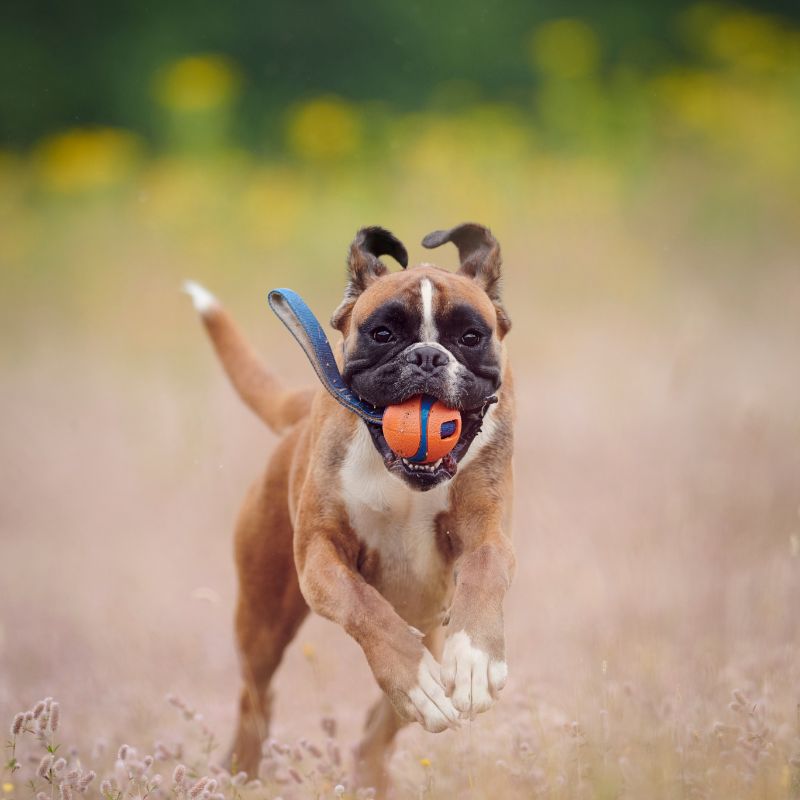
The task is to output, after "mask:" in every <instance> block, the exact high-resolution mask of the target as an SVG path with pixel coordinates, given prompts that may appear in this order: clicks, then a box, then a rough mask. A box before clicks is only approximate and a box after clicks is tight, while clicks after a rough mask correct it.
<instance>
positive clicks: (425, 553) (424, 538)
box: [340, 422, 451, 630]
mask: <svg viewBox="0 0 800 800" xmlns="http://www.w3.org/2000/svg"><path fill="white" fill-rule="evenodd" d="M340 478H341V486H342V498H343V500H344V503H345V508H346V509H347V514H348V517H349V519H350V524H351V526H352V528H353V531H354V532H355V534H356V536H357V537H358V538H359V540H360V541H361V542H362V543H363V544H364V545H365V546H366V547H369V548H370V549H372V550H375V551H376V552H377V553H378V554H379V555H380V558H381V563H382V564H386V565H391V567H392V568H391V569H387V570H385V571H383V580H384V581H385V583H384V584H383V586H382V587H381V591H382V593H383V594H384V596H385V597H386V599H387V600H389V602H390V603H392V605H393V606H394V607H395V609H397V611H398V613H399V614H400V615H401V616H403V618H404V619H405V620H406V622H408V623H409V624H410V625H414V626H415V627H417V628H420V629H422V630H426V629H428V626H431V625H435V624H438V622H439V621H440V619H441V616H440V615H441V613H442V611H443V609H444V608H445V607H446V605H445V604H446V598H445V597H444V596H442V597H441V598H439V599H438V600H437V603H436V606H435V607H431V608H427V609H425V610H423V608H422V607H421V606H419V605H418V604H417V603H416V600H418V599H419V598H420V597H422V596H424V595H426V594H427V593H430V592H431V591H435V590H434V587H437V586H440V585H441V590H442V592H448V591H451V583H450V582H447V581H445V582H443V581H442V570H443V569H444V566H443V564H442V557H441V553H440V552H439V549H438V546H437V544H436V524H435V521H436V517H437V515H438V514H439V513H441V512H442V511H445V510H446V509H447V508H448V507H449V505H450V482H449V481H447V482H445V483H442V484H439V485H438V486H435V487H434V488H433V489H431V490H430V491H428V492H417V491H415V490H413V489H412V488H411V487H409V486H408V485H407V484H406V483H405V482H404V481H403V480H402V479H401V478H399V477H398V476H396V475H393V474H392V473H390V472H389V471H388V470H387V469H386V467H385V466H384V464H383V459H382V458H381V456H380V454H379V453H378V451H377V450H376V449H375V446H374V445H373V443H372V438H371V437H370V435H369V431H368V430H367V428H366V426H365V425H362V424H361V423H360V422H359V423H358V424H357V426H356V430H355V431H354V432H353V436H352V438H351V440H350V444H349V445H348V447H347V451H346V454H345V458H344V462H343V464H342V467H341V472H340Z"/></svg>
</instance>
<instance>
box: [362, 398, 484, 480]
mask: <svg viewBox="0 0 800 800" xmlns="http://www.w3.org/2000/svg"><path fill="white" fill-rule="evenodd" d="M496 402H497V398H496V397H494V396H492V397H488V398H486V400H485V401H484V402H483V404H482V405H481V406H479V407H478V408H474V409H469V410H464V411H462V412H461V436H459V439H458V442H457V443H456V446H455V447H454V448H453V449H452V450H451V451H450V452H449V453H448V454H447V455H446V456H444V457H443V458H440V459H439V460H438V461H435V462H433V463H431V464H415V463H413V462H412V461H409V460H408V459H407V458H403V457H402V456H399V455H398V454H397V453H395V452H394V450H392V448H391V447H389V444H388V442H387V441H386V438H385V437H384V435H383V429H382V428H381V426H380V425H376V424H375V423H372V422H365V423H364V424H365V425H366V426H367V430H368V431H369V433H370V436H371V437H372V443H373V444H374V445H375V448H376V449H377V451H378V452H379V453H380V454H381V458H382V459H383V463H384V466H385V467H386V469H388V470H389V472H391V473H392V474H393V475H396V476H397V477H399V478H401V479H402V480H404V481H405V482H406V483H407V484H408V485H409V486H411V487H412V488H413V489H416V490H417V491H420V492H427V491H428V490H429V489H433V488H434V487H435V486H438V485H439V484H441V483H444V482H445V481H449V480H451V479H452V478H453V477H454V476H455V474H456V472H457V471H458V462H459V461H461V459H462V458H463V457H464V456H465V455H466V453H467V450H469V446H470V445H471V444H472V441H473V439H474V438H475V437H476V436H477V435H478V433H479V432H480V429H481V424H482V422H483V418H484V416H485V414H486V411H487V410H488V408H489V406H490V405H492V403H496Z"/></svg>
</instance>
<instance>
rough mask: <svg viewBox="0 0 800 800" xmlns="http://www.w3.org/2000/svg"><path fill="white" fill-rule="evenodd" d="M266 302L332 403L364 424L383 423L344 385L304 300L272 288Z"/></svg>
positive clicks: (376, 411) (377, 413)
mask: <svg viewBox="0 0 800 800" xmlns="http://www.w3.org/2000/svg"><path fill="white" fill-rule="evenodd" d="M267 302H268V303H269V307H270V308H271V309H272V310H273V311H274V312H275V314H276V316H277V317H278V319H279V320H280V321H281V322H282V323H283V324H284V325H285V326H286V327H287V328H288V329H289V333H291V334H292V336H294V338H295V339H296V340H297V343H298V344H299V345H300V347H302V348H303V352H304V353H305V354H306V356H307V357H308V360H309V361H310V362H311V366H312V367H314V372H316V373H317V377H318V378H319V379H320V380H321V381H322V385H323V386H324V387H325V388H326V389H327V390H328V391H329V392H330V393H331V395H332V396H333V398H334V400H336V401H338V402H339V403H341V404H342V405H343V406H344V407H345V408H347V409H349V410H350V411H352V412H353V413H354V414H357V415H358V416H359V417H361V419H363V420H365V421H366V422H371V423H372V424H373V425H380V424H381V421H382V420H383V409H378V408H375V407H374V406H373V405H371V404H370V403H367V402H365V401H364V400H362V399H361V398H360V397H357V396H356V395H355V394H354V393H353V392H352V391H350V389H349V388H348V387H347V386H346V384H345V382H344V379H343V378H342V376H341V374H340V372H339V368H338V367H337V366H336V360H335V359H334V357H333V351H332V350H331V346H330V343H329V342H328V337H327V336H326V335H325V331H324V330H323V329H322V325H320V324H319V321H318V320H317V318H316V317H315V316H314V314H313V312H312V311H311V309H310V308H309V307H308V306H307V305H306V303H305V300H303V298H302V297H300V295H299V294H297V292H293V291H292V290H291V289H273V290H272V291H271V292H270V293H269V295H268V296H267Z"/></svg>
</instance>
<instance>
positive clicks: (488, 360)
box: [331, 223, 511, 491]
mask: <svg viewBox="0 0 800 800" xmlns="http://www.w3.org/2000/svg"><path fill="white" fill-rule="evenodd" d="M445 242H453V243H454V244H455V245H456V247H458V252H459V256H460V259H461V267H460V269H459V271H458V272H456V273H454V272H449V271H447V270H443V269H440V268H438V267H434V266H432V265H429V264H421V265H419V266H416V267H413V268H412V269H409V270H405V271H403V272H394V273H390V272H389V271H388V269H387V268H386V265H385V264H384V263H383V262H382V261H381V260H380V257H381V256H383V255H391V256H392V257H393V258H395V259H396V260H397V261H398V262H399V263H400V264H401V265H402V266H403V267H406V266H407V264H408V255H407V253H406V249H405V247H403V245H402V244H401V243H400V241H399V240H398V239H396V238H395V237H394V236H393V235H392V234H391V233H389V231H387V230H384V229H383V228H378V227H372V228H364V229H362V230H360V231H359V232H358V234H357V235H356V238H355V240H354V241H353V243H352V245H351V246H350V254H349V258H348V268H349V282H348V286H347V290H346V291H345V296H344V300H343V301H342V303H341V305H340V306H339V308H337V309H336V311H335V312H334V314H333V317H332V319H331V323H332V325H333V326H334V327H335V328H337V329H338V330H340V331H341V332H342V335H343V336H344V364H343V371H342V374H343V376H344V380H345V382H346V383H347V384H348V386H349V387H350V388H351V389H352V390H353V391H354V392H355V393H356V394H357V395H359V397H361V398H362V399H364V400H366V401H368V402H369V403H372V404H373V405H375V406H377V407H379V408H383V407H385V406H388V405H394V404H396V403H401V402H403V401H404V400H406V399H408V398H409V397H412V396H414V395H418V394H427V395H432V396H433V397H435V398H437V399H438V400H441V401H442V402H443V403H444V404H445V405H447V406H449V407H451V408H457V409H458V410H459V411H461V413H462V417H463V418H464V423H465V424H464V427H463V432H462V436H461V441H459V443H458V444H457V445H456V447H455V448H454V450H453V452H452V453H451V454H450V455H448V456H446V457H445V458H444V459H442V460H441V461H439V462H437V464H435V465H432V466H431V465H428V466H421V465H419V466H418V465H413V464H411V463H409V462H408V461H406V460H404V459H402V458H400V457H398V456H397V455H395V454H394V453H393V452H392V451H391V449H390V448H389V447H388V445H387V444H386V441H385V439H384V438H383V435H382V433H381V429H380V427H379V426H376V425H369V428H370V433H371V434H372V438H373V441H374V442H375V446H376V447H377V448H378V451H379V452H380V453H381V455H382V456H383V458H384V462H385V464H386V467H387V469H389V471H390V472H392V473H394V474H396V475H398V476H399V477H401V478H402V479H403V480H405V482H406V483H407V484H408V485H410V486H411V487H412V488H414V489H418V490H421V491H424V490H426V489H430V488H432V487H433V486H435V485H437V484H439V483H442V482H443V481H446V480H449V479H450V478H452V477H453V475H454V474H455V471H456V468H457V461H458V459H459V458H460V457H461V456H463V455H464V453H465V452H466V450H467V448H468V447H469V443H470V441H471V438H472V436H471V435H470V434H472V435H474V431H475V429H476V425H479V424H480V415H481V411H482V410H483V408H484V405H485V403H486V401H487V399H488V398H490V397H491V396H492V395H493V394H494V393H495V392H496V391H497V389H498V388H499V386H500V383H501V380H502V352H501V342H502V340H503V337H504V336H505V335H506V333H507V332H508V330H509V328H510V327H511V322H510V320H509V318H508V316H507V314H506V312H505V310H504V309H503V306H502V304H501V301H500V291H499V289H500V264H501V259H500V245H499V244H498V243H497V240H496V239H495V238H494V236H492V234H491V232H490V231H489V229H488V228H485V227H483V226H482V225H475V224H472V223H466V224H464V225H459V226H457V227H455V228H452V229H451V230H449V231H435V232H434V233H431V234H429V235H428V236H426V237H425V238H424V239H423V241H422V244H423V245H424V246H425V247H428V248H433V247H439V246H440V245H442V244H444V243H445Z"/></svg>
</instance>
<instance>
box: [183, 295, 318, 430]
mask: <svg viewBox="0 0 800 800" xmlns="http://www.w3.org/2000/svg"><path fill="white" fill-rule="evenodd" d="M183 290H184V292H186V294H188V295H189V297H191V298H192V303H193V304H194V307H195V309H196V310H197V313H198V314H200V319H202V321H203V325H205V327H206V330H207V331H208V335H209V337H210V338H211V342H212V344H213V345H214V349H215V350H216V351H217V355H218V356H219V360H220V361H221V362H222V366H223V367H224V368H225V372H227V373H228V377H229V378H230V379H231V383H232V384H233V386H234V388H235V389H236V391H237V392H238V393H239V397H241V398H242V400H244V402H245V403H246V404H247V405H248V406H249V407H250V408H251V409H252V410H253V411H254V412H255V413H256V414H257V415H258V416H259V417H260V418H261V419H262V420H264V422H266V423H267V425H268V426H269V427H270V428H271V429H272V430H273V431H275V432H276V433H280V432H281V431H283V430H286V428H288V427H290V426H291V425H293V424H294V423H295V422H297V421H298V420H299V419H301V418H302V417H304V416H305V415H306V414H308V411H309V408H310V407H311V398H312V397H313V395H314V391H313V390H312V389H286V388H285V387H284V386H283V385H282V384H281V382H280V381H279V380H278V378H277V377H275V375H273V374H272V372H270V370H269V369H268V368H267V365H266V364H265V363H264V362H263V360H262V359H261V357H260V356H259V354H258V353H257V352H256V351H255V349H254V348H253V346H252V345H251V344H250V343H249V342H248V341H247V339H246V338H245V336H244V334H243V333H242V331H241V329H240V328H239V326H238V325H237V324H236V323H235V322H234V321H233V318H232V317H231V316H230V314H228V312H227V311H226V310H225V309H224V308H223V307H222V306H221V305H220V303H219V301H218V300H217V298H216V297H214V295H213V294H211V292H209V291H208V289H206V288H204V287H203V286H200V284H199V283H195V282H194V281H186V282H185V283H184V284H183Z"/></svg>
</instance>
